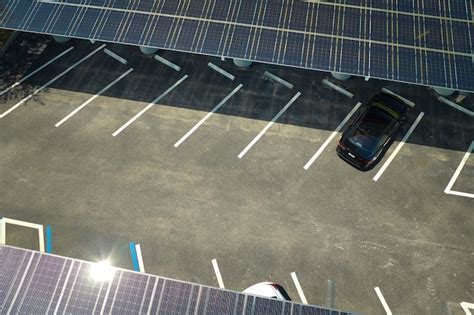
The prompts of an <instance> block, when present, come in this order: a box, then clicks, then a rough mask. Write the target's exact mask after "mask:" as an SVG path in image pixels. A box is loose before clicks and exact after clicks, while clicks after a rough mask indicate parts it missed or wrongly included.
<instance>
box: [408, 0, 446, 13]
mask: <svg viewBox="0 0 474 315" xmlns="http://www.w3.org/2000/svg"><path fill="white" fill-rule="evenodd" d="M444 1H445V0H443V1H441V3H442V2H444ZM420 3H421V4H422V5H420V6H419V7H418V8H417V9H416V10H415V12H417V13H421V14H426V15H434V16H439V15H440V13H441V15H443V14H444V13H443V12H442V10H443V6H442V5H441V7H440V5H439V3H440V1H439V0H423V2H420Z"/></svg>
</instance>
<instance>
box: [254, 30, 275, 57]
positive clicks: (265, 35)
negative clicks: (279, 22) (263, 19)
mask: <svg viewBox="0 0 474 315" xmlns="http://www.w3.org/2000/svg"><path fill="white" fill-rule="evenodd" d="M259 41H260V42H259V45H258V50H257V55H258V56H259V58H263V60H264V61H266V62H271V61H272V57H273V50H274V47H275V41H276V31H273V30H266V29H264V30H262V34H261V35H260V40H259Z"/></svg>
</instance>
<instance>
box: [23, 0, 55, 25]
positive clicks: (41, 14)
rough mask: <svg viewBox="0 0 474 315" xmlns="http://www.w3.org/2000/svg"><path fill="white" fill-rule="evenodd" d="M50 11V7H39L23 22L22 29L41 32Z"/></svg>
mask: <svg viewBox="0 0 474 315" xmlns="http://www.w3.org/2000/svg"><path fill="white" fill-rule="evenodd" d="M52 9H53V7H52V6H51V7H49V6H45V5H42V6H39V8H38V9H37V10H36V11H34V13H30V15H28V17H27V18H26V19H24V20H23V23H22V27H24V28H28V29H29V30H31V31H33V32H41V31H43V30H44V28H45V24H46V21H47V20H48V18H49V16H50V14H51V10H52Z"/></svg>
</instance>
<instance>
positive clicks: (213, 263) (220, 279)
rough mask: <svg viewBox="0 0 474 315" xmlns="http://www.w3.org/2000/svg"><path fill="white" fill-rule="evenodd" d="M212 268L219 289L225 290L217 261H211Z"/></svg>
mask: <svg viewBox="0 0 474 315" xmlns="http://www.w3.org/2000/svg"><path fill="white" fill-rule="evenodd" d="M212 267H213V268H214V272H215V274H216V278H217V283H219V288H221V289H225V286H224V281H222V276H221V271H220V270H219V266H218V265H217V260H216V259H213V260H212Z"/></svg>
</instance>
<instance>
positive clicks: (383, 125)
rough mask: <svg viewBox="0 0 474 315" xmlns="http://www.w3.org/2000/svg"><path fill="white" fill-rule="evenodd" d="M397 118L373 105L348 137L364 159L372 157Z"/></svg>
mask: <svg viewBox="0 0 474 315" xmlns="http://www.w3.org/2000/svg"><path fill="white" fill-rule="evenodd" d="M394 122H395V119H394V117H393V116H391V115H389V114H388V113H387V112H386V111H384V110H383V109H381V108H380V107H378V106H372V107H371V108H370V109H369V111H368V112H367V114H366V115H365V116H364V117H363V118H362V120H361V121H360V122H359V124H357V125H356V126H355V127H354V130H353V132H352V134H351V135H350V136H349V137H348V139H347V140H348V141H349V143H351V144H352V145H353V146H354V149H355V150H356V151H357V153H358V154H359V155H360V157H362V158H363V159H367V160H368V159H370V158H371V157H372V155H373V154H374V153H375V152H376V151H377V150H378V148H379V146H380V144H381V143H383V142H384V141H385V140H386V139H387V137H388V135H389V133H390V130H391V128H392V125H393V123H394Z"/></svg>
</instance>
